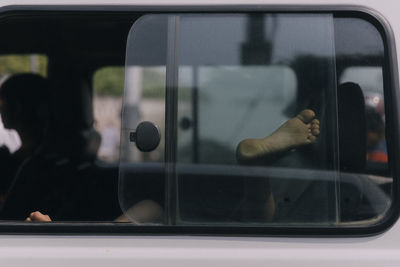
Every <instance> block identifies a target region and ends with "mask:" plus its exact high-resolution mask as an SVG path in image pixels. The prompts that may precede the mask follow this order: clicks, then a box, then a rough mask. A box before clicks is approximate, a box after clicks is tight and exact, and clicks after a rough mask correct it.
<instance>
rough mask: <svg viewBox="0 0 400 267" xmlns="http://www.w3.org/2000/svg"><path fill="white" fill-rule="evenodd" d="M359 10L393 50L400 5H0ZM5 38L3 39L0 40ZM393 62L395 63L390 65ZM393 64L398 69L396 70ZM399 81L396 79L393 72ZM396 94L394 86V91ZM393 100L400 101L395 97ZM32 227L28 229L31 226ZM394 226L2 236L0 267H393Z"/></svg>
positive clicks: (397, 251)
mask: <svg viewBox="0 0 400 267" xmlns="http://www.w3.org/2000/svg"><path fill="white" fill-rule="evenodd" d="M46 5H51V6H54V5H59V6H68V5H73V6H75V7H74V8H75V9H76V10H79V7H80V6H85V5H88V6H92V5H93V6H107V5H110V6H119V5H121V6H132V7H134V6H158V5H161V6H173V5H176V6H189V5H199V6H214V5H218V6H220V8H222V9H223V6H229V5H237V6H240V5H246V6H251V5H254V6H257V5H262V6H265V7H268V5H279V6H282V5H288V6H304V5H311V6H322V5H324V6H326V5H330V6H361V7H366V8H368V9H371V10H372V11H373V12H375V11H376V12H378V13H379V14H381V15H382V17H383V18H384V19H386V21H387V23H388V24H389V25H390V26H391V28H392V31H393V33H394V39H395V40H396V41H397V42H396V47H397V51H400V42H399V41H398V40H400V16H399V10H400V9H399V8H400V3H399V2H398V1H394V0H383V1H382V0H354V1H348V0H336V1H331V0H292V1H290V0H279V1H278V0H259V1H255V0H251V1H240V0H216V1H208V0H207V1H193V0H190V1H188V0H182V1H178V0H168V1H167V0H165V1H160V0H159V1H148V0H146V1H138V0H125V1H124V0H117V1H106V0H90V1H89V0H69V1H66V0H65V1H57V2H56V1H40V0H39V1H38V0H35V1H31V0H18V1H14V0H3V1H2V2H1V3H0V10H3V9H4V10H12V9H14V8H22V6H31V7H35V6H37V7H39V6H46ZM4 41H6V40H3V42H4ZM397 62H398V59H397ZM399 67H400V66H397V69H400V68H399ZM399 75H400V74H399ZM397 90H398V88H397ZM397 101H400V99H397ZM32 227H34V225H33V226H32ZM399 240H400V222H396V223H395V224H394V225H393V226H392V227H391V228H389V229H388V230H386V231H384V232H383V233H380V234H375V235H372V236H368V237H360V236H350V237H348V236H337V237H335V236H329V237H315V236H314V237H307V236H304V237H266V236H218V235H193V236H192V235H186V234H185V235H159V234H155V235H150V234H140V235H137V234H118V235H117V234H115V235H114V234H100V235H97V234H73V235H70V234H65V235H56V234H41V235H36V234H12V233H10V234H2V236H1V238H0V264H1V265H2V266H72V265H73V266H99V267H100V266H174V267H177V266H193V267H194V266H210V267H211V266H248V267H250V266H353V267H354V266H362V267H367V266H399V265H400V242H399Z"/></svg>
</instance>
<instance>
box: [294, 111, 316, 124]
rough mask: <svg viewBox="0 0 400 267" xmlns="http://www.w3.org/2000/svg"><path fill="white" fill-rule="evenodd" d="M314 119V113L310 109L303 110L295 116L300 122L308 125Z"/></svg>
mask: <svg viewBox="0 0 400 267" xmlns="http://www.w3.org/2000/svg"><path fill="white" fill-rule="evenodd" d="M314 117H315V113H314V111H312V110H311V109H305V110H303V111H302V112H300V113H299V114H298V115H297V118H299V119H300V120H301V121H302V122H304V123H309V122H311V120H312V119H313V118H314Z"/></svg>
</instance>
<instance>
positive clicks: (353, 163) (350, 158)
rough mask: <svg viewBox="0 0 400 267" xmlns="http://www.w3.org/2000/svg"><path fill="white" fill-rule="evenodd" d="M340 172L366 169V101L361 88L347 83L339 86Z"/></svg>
mask: <svg viewBox="0 0 400 267" xmlns="http://www.w3.org/2000/svg"><path fill="white" fill-rule="evenodd" d="M337 101H338V124H339V125H338V126H339V157H340V170H341V171H348V172H357V171H358V172H361V171H362V170H364V168H365V164H366V153H367V135H366V120H365V101H364V95H363V92H362V90H361V88H360V86H359V85H358V84H356V83H352V82H347V83H343V84H341V85H339V86H338V89H337Z"/></svg>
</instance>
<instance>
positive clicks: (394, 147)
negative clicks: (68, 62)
mask: <svg viewBox="0 0 400 267" xmlns="http://www.w3.org/2000/svg"><path fill="white" fill-rule="evenodd" d="M199 12H207V13H261V12H262V13H265V12H269V13H278V12H279V13H307V14H312V13H333V14H334V16H346V17H347V16H350V17H355V18H361V19H364V20H366V21H368V22H370V23H371V24H373V25H374V26H375V27H376V29H377V30H378V31H379V33H380V34H381V36H382V39H383V44H384V65H383V75H384V77H383V78H384V81H385V82H384V97H385V113H386V122H387V129H388V131H387V136H386V137H387V142H388V148H389V151H388V153H389V157H390V159H391V166H390V169H391V170H392V173H393V196H392V197H393V199H392V200H393V201H392V205H391V207H390V209H389V211H388V212H387V214H386V215H385V216H384V217H383V218H382V219H381V220H380V221H379V222H378V223H377V224H375V225H370V226H353V227H352V226H348V227H340V228H338V227H330V226H327V227H304V226H300V227H277V226H265V227H245V226H238V227H232V226H229V227H223V226H140V225H139V226H138V225H132V224H125V223H103V222H99V223H91V222H84V223H81V222H73V223H62V222H61V223H24V222H15V221H12V222H11V221H2V222H0V234H61V235H74V234H75V235H76V234H78V235H93V234H99V235H110V234H111V235H115V234H127V235H217V236H285V237H295V236H302V237H316V236H319V237H321V236H323V237H338V236H352V237H356V236H371V235H375V234H379V233H382V232H384V231H386V230H388V229H389V228H390V227H391V226H393V225H394V223H395V222H396V221H397V219H398V217H399V214H400V202H399V201H400V198H399V195H400V194H399V193H400V183H399V174H400V165H399V164H395V162H397V160H398V159H400V155H399V153H400V142H399V141H400V138H395V137H396V136H400V123H399V121H400V105H399V103H397V100H398V99H400V94H399V92H398V87H399V82H398V67H397V56H396V47H395V42H394V34H393V32H392V30H391V27H390V25H389V23H388V21H387V20H386V19H385V18H384V17H383V16H382V15H381V14H380V13H378V12H377V11H375V10H373V9H370V8H367V7H363V6H332V5H331V6H330V5H323V6H317V5H225V6H223V5H217V6H150V5H149V6H146V5H132V6H87V5H82V6H77V5H71V6H65V5H64V6H51V5H49V6H47V5H46V6H43V5H35V6H5V7H1V8H0V17H2V18H4V17H12V16H25V15H26V16H29V15H38V14H39V15H55V14H58V13H59V14H63V15H67V14H68V15H72V14H79V15H80V16H85V15H87V14H97V15H103V14H112V15H119V14H124V15H129V14H136V15H137V14H142V15H144V14H150V13H151V14H163V13H199ZM389 111H392V112H389Z"/></svg>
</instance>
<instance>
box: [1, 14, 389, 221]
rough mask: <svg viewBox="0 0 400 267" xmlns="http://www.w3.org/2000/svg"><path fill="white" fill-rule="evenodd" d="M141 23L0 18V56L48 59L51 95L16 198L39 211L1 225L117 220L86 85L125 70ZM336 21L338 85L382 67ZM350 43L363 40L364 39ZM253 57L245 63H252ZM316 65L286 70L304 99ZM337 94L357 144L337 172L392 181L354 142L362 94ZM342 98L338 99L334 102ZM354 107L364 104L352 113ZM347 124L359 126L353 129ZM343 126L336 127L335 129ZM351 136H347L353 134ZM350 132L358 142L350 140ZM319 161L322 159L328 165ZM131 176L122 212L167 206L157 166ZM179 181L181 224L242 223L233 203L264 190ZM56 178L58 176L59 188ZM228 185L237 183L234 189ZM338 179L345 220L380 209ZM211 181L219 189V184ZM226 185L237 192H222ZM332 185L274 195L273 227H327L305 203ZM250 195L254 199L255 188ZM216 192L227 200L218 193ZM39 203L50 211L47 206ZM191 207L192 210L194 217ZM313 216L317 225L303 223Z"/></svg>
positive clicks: (111, 167) (308, 62)
mask: <svg viewBox="0 0 400 267" xmlns="http://www.w3.org/2000/svg"><path fill="white" fill-rule="evenodd" d="M140 16H141V14H139V13H129V12H118V13H117V12H115V13H113V12H72V13H71V12H18V13H15V14H14V13H5V14H3V15H2V17H1V20H0V35H1V36H2V40H3V41H2V42H0V54H1V55H7V54H31V53H37V54H43V55H46V56H47V58H48V69H47V79H48V81H49V83H50V86H51V88H52V92H51V94H50V102H51V112H52V117H51V120H50V122H49V123H50V125H49V129H48V131H49V132H48V136H47V137H46V139H45V140H44V143H45V145H44V146H45V148H46V155H51V157H47V156H46V157H41V158H39V159H38V162H39V163H37V164H32V165H30V166H27V170H26V171H25V172H23V173H20V174H19V175H20V176H24V175H26V176H29V177H33V178H32V179H30V180H29V181H28V182H26V184H25V185H24V187H23V190H22V191H21V192H19V193H18V194H20V195H28V196H32V195H33V194H34V195H37V196H41V197H40V200H38V201H39V203H42V204H38V203H35V202H31V201H29V200H27V199H28V198H26V199H25V200H24V201H23V202H21V204H20V206H21V207H20V208H21V210H23V212H22V214H21V212H20V213H19V214H13V215H10V216H9V217H7V216H6V217H4V218H3V219H5V220H13V219H18V220H21V219H22V220H23V219H25V217H26V215H24V214H29V212H31V211H33V210H32V209H35V210H36V208H35V207H36V206H35V205H39V206H40V205H42V206H43V207H45V210H43V212H45V213H46V214H51V216H52V218H53V220H55V221H112V220H114V219H115V218H117V217H118V216H120V215H121V214H122V213H123V212H122V210H121V207H120V203H119V199H118V194H119V193H118V186H119V184H118V177H119V166H118V163H114V164H110V163H107V164H104V163H101V162H100V161H99V160H98V159H97V155H96V154H93V151H92V150H91V149H90V147H89V146H90V143H91V140H92V139H93V138H96V136H97V133H96V130H95V129H94V123H95V119H94V115H93V90H92V88H93V82H92V79H93V74H94V72H95V71H96V70H98V69H100V68H101V67H104V66H124V65H125V54H126V43H127V36H128V33H129V30H130V29H131V27H132V25H133V24H134V23H135V21H136V20H137V18H139V17H140ZM336 19H337V20H336V23H337V24H336V26H337V27H336V28H335V36H336V39H335V42H336V49H337V51H336V54H337V58H336V60H337V62H336V64H337V65H336V68H337V73H338V77H337V79H338V81H337V83H338V85H339V83H340V81H339V78H340V74H341V73H342V72H343V71H344V70H345V69H346V68H349V67H352V66H378V67H383V65H384V58H383V53H382V54H376V55H365V54H364V55H363V54H357V55H354V54H353V55H352V56H349V53H348V52H347V51H346V49H348V47H349V46H348V42H349V39H351V41H353V42H354V43H357V40H355V39H354V38H352V37H351V31H349V30H348V29H344V28H343V27H340V25H341V23H343V21H345V20H346V18H340V17H338V18H336ZM357 38H359V39H360V40H363V38H362V37H357ZM251 57H252V56H251V55H250V54H249V58H251ZM320 60H321V59H318V58H308V59H304V60H302V59H299V60H298V61H296V62H291V68H292V69H293V70H294V71H295V73H296V75H297V77H298V87H299V89H298V91H299V92H303V93H305V94H307V92H311V91H312V90H313V88H314V89H315V88H318V87H319V86H321V84H322V85H323V84H324V81H321V80H315V76H312V75H311V76H310V75H309V74H310V73H315V72H318V71H320V70H319V69H318V66H320ZM310 68H315V71H311V72H310V71H309V70H310ZM305 70H308V72H305ZM341 86H342V87H346V86H347V87H346V90H344V89H338V95H339V96H338V99H339V100H338V101H339V115H338V116H339V117H338V120H339V137H340V138H339V140H346V142H350V143H351V144H353V145H354V146H350V145H349V144H348V143H340V144H339V146H340V153H341V154H340V161H341V164H340V166H341V171H344V172H348V173H359V174H371V173H372V174H376V175H379V176H384V177H389V176H390V170H389V167H388V164H372V165H371V164H370V165H368V163H367V162H366V161H365V155H366V151H365V148H366V144H365V142H366V140H365V138H363V137H360V136H364V133H365V131H366V130H365V116H364V113H363V111H362V110H361V109H363V106H362V105H363V102H364V99H363V96H362V92H361V91H358V92H357V88H356V89H354V88H353V89H351V88H350V89H349V88H348V87H349V86H350V87H354V86H352V85H348V84H347V85H344V86H343V85H340V86H338V88H340V87H341ZM355 87H357V86H355ZM341 90H342V91H343V94H341V93H340V92H342V91H341ZM352 91H353V93H352ZM360 93H361V95H360ZM298 98H299V99H298V101H301V98H302V95H300V94H299V95H298ZM341 98H342V99H343V101H342V100H341ZM349 99H351V100H349ZM354 99H356V100H354ZM357 99H358V100H357ZM353 100H354V101H353ZM195 101H196V100H195ZM355 101H356V102H357V101H358V102H360V103H361V104H360V105H357V104H354V103H355ZM343 103H348V104H343ZM340 104H343V106H341V105H340ZM318 105H319V103H317V102H316V103H315V106H317V107H318ZM318 108H320V107H318ZM348 108H350V109H355V111H352V110H350V111H349V110H346V109H348ZM357 109H358V110H357ZM340 110H346V111H345V113H346V114H349V113H351V114H355V117H351V118H348V117H346V116H343V117H342V118H341V116H340ZM357 115H359V117H357ZM354 121H357V122H358V123H359V124H354ZM341 125H343V126H342V127H341ZM327 127H328V126H327ZM341 129H347V131H341ZM348 129H351V132H350V131H349V130H348ZM355 132H357V133H356V134H355ZM329 138H331V136H329V133H328V134H326V135H325V136H323V138H322V140H329ZM342 142H344V141H342ZM355 144H356V145H355ZM354 147H356V149H354ZM327 154H329V153H327ZM331 154H332V155H333V154H334V153H333V152H332V153H331ZM321 155H322V154H321ZM321 155H319V156H321ZM319 156H317V158H318V157H319ZM326 162H329V160H328V159H326ZM193 163H194V162H193ZM129 168H130V172H131V176H132V178H131V179H130V183H129V184H126V185H125V187H126V188H129V190H126V191H125V193H126V195H125V196H123V197H124V198H125V199H127V200H126V203H128V204H129V205H133V204H135V203H137V202H138V201H140V200H143V199H152V200H154V201H156V202H157V203H159V204H160V205H161V206H164V201H165V192H166V191H165V190H166V189H165V170H164V166H163V165H162V164H160V165H157V164H155V165H153V166H152V168H151V169H149V168H143V167H140V164H137V165H135V164H132V166H131V167H129ZM332 168H333V167H332V166H323V168H321V170H329V169H332ZM182 173H183V174H182V176H181V180H180V186H181V189H182V190H181V191H180V192H179V199H180V201H182V203H184V204H182V205H181V206H180V210H181V213H182V214H184V215H182V217H181V219H182V220H183V221H188V222H194V223H196V222H199V221H200V222H203V221H206V222H226V221H231V220H234V221H240V220H241V219H240V218H238V217H237V210H235V207H237V206H239V205H240V203H238V200H240V199H241V197H240V196H243V195H245V194H248V192H246V190H253V189H254V188H257V187H260V183H261V182H260V183H258V182H257V180H256V179H254V181H255V182H254V183H252V184H251V183H248V182H246V178H247V177H246V176H240V175H238V176H236V174H237V173H236V174H232V175H233V176H229V175H226V174H209V173H208V174H207V173H206V174H192V173H191V172H190V170H183V171H182ZM239 174H240V173H239ZM124 175H125V176H126V175H127V174H126V173H125V174H124ZM54 177H57V180H56V181H55V180H54ZM232 179H233V180H234V181H235V182H232ZM343 179H344V180H346V179H347V181H348V182H347V183H346V182H344V183H343V184H344V185H343V187H342V188H343V189H342V191H341V202H342V203H346V204H347V205H343V207H346V208H344V209H343V210H342V220H343V221H357V220H363V219H369V218H373V217H376V216H378V215H379V214H377V213H378V211H376V210H377V209H375V208H371V209H368V208H365V207H368V206H373V205H372V204H371V203H369V199H368V198H366V197H365V195H364V193H365V192H362V191H360V190H361V189H360V188H363V187H365V185H361V186H359V184H358V180H357V179H356V180H357V181H354V178H351V177H350V178H346V177H344V178H343ZM216 180H218V181H219V183H216V182H215V181H216ZM319 183H321V184H319ZM232 184H235V186H231V187H229V188H228V187H227V185H232ZM261 184H262V183H261ZM334 186H335V185H334V184H332V183H330V184H329V185H327V184H326V183H324V182H320V181H314V183H313V185H312V186H310V187H309V189H308V191H307V192H306V193H305V194H307V195H308V197H307V196H303V197H302V198H299V199H300V200H299V202H298V203H297V204H296V203H291V201H290V198H289V197H285V196H280V200H281V201H282V202H281V204H280V205H281V206H279V205H278V204H277V206H276V209H278V208H277V207H278V206H279V207H281V210H282V211H277V214H276V218H275V220H276V222H291V221H300V222H310V221H311V222H312V221H313V220H314V221H316V222H321V221H324V220H328V221H331V220H334V219H335V218H334V214H333V213H332V212H334V209H333V208H332V207H315V206H313V205H312V202H313V201H315V200H314V199H313V198H312V196H313V192H314V193H315V192H318V191H319V192H318V194H319V195H321V194H322V195H323V194H325V193H324V191H323V190H321V187H329V188H331V187H334ZM380 187H381V189H382V190H383V192H386V193H387V195H389V196H390V195H391V182H387V183H381V184H380ZM257 190H258V191H260V189H259V188H258V189H257ZM261 191H262V190H261ZM127 192H128V193H127ZM202 192H207V194H208V195H207V198H204V196H202V195H201V194H202ZM221 192H225V193H224V194H221ZM261 194H262V192H261ZM330 197H331V196H330ZM332 197H333V196H332ZM277 198H278V197H277ZM383 198H384V197H383ZM385 200H386V199H385ZM254 201H255V202H257V201H258V202H260V201H261V202H264V201H265V199H262V198H260V199H256V200H254ZM382 202H384V200H382ZM6 203H7V202H6ZM43 203H51V205H48V204H43ZM216 203H217V205H216ZM129 205H128V206H129ZM296 205H297V206H296ZM382 205H384V204H382ZM194 206H195V207H196V209H193V207H194ZM296 207H297V208H298V209H300V210H301V212H298V213H293V212H292V211H293V209H295V208H296ZM360 207H363V208H362V210H361V211H360V212H356V211H359V210H360ZM325 208H329V209H332V210H331V211H329V212H327V211H326V210H324V209H325ZM124 209H125V207H124ZM319 209H321V210H319ZM378 210H379V209H378ZM379 212H381V210H379ZM316 213H320V214H329V216H328V218H326V217H324V216H322V215H321V216H320V217H321V218H320V217H319V216H318V215H316ZM312 214H314V217H313V219H310V216H312ZM296 216H297V217H296ZM294 217H295V218H294ZM322 217H324V218H322ZM248 220H250V221H255V222H259V220H260V218H257V217H256V218H248Z"/></svg>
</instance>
